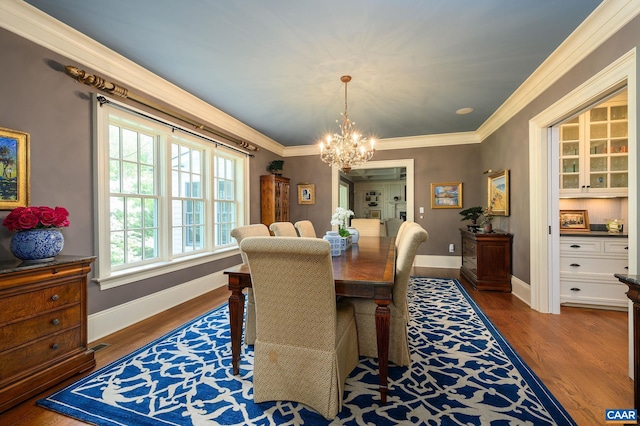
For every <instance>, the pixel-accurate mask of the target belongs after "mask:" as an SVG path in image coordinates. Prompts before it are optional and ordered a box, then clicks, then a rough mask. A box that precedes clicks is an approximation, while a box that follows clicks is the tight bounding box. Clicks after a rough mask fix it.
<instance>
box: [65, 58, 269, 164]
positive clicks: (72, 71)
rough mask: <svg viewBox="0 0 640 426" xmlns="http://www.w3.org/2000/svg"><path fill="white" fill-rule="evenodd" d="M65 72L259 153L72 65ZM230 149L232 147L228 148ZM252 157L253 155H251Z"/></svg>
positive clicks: (227, 136) (240, 141) (251, 146)
mask: <svg viewBox="0 0 640 426" xmlns="http://www.w3.org/2000/svg"><path fill="white" fill-rule="evenodd" d="M64 69H65V72H66V73H67V75H69V76H70V77H73V78H74V79H75V80H76V81H78V82H80V83H84V84H87V85H89V86H93V87H96V88H98V89H100V90H103V91H105V92H107V93H110V94H112V95H115V96H119V97H121V98H125V99H131V100H132V101H134V102H137V103H139V104H141V105H144V106H146V107H149V108H152V109H154V110H156V111H159V112H161V113H163V114H167V115H169V116H171V117H173V118H175V119H178V120H180V121H183V122H185V123H188V124H189V125H191V126H193V127H194V128H195V129H199V130H204V131H206V132H209V133H212V134H214V135H216V136H219V137H222V138H224V139H227V140H229V141H231V142H234V143H235V144H236V145H238V146H240V147H242V148H245V149H248V150H250V151H259V150H260V148H258V147H257V146H255V145H252V144H250V143H249V142H246V141H243V140H241V139H237V138H235V137H233V136H230V135H226V134H224V133H222V132H220V131H218V130H215V129H213V128H211V127H209V126H206V125H204V124H202V123H198V122H196V121H193V120H192V119H190V118H189V117H185V116H184V115H182V114H178V113H176V112H173V111H171V110H168V109H166V108H164V107H162V106H161V105H158V104H156V103H153V102H151V101H149V100H147V99H144V98H141V97H139V96H136V95H134V94H131V93H129V89H127V88H126V87H123V86H119V85H117V84H115V83H111V82H108V81H106V80H105V79H104V78H102V77H99V76H97V75H93V74H88V73H87V72H86V71H84V70H80V69H78V68H77V67H74V66H72V65H67V66H65V67H64ZM216 143H219V144H221V145H224V146H227V145H225V144H223V143H221V142H216ZM229 148H232V147H229ZM251 156H252V157H253V155H251Z"/></svg>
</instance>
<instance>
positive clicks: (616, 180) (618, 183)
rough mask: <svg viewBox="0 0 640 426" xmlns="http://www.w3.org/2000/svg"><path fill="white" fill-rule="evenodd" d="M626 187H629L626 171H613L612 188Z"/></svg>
mask: <svg viewBox="0 0 640 426" xmlns="http://www.w3.org/2000/svg"><path fill="white" fill-rule="evenodd" d="M626 187H627V174H626V173H611V188H626Z"/></svg>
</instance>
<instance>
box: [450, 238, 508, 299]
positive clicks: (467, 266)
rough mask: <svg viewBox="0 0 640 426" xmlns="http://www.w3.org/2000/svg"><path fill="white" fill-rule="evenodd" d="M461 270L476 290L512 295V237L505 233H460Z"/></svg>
mask: <svg viewBox="0 0 640 426" xmlns="http://www.w3.org/2000/svg"><path fill="white" fill-rule="evenodd" d="M460 233H461V234H462V267H461V268H460V274H461V275H462V276H463V277H465V278H466V279H468V280H469V281H470V282H471V284H472V285H473V287H474V288H475V289H476V290H498V291H505V292H511V241H512V239H513V235H511V234H507V233H504V232H502V231H494V232H491V233H488V234H484V233H474V232H469V231H468V230H466V229H460Z"/></svg>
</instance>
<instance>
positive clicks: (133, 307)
mask: <svg viewBox="0 0 640 426" xmlns="http://www.w3.org/2000/svg"><path fill="white" fill-rule="evenodd" d="M224 285H227V276H226V275H224V274H223V273H222V271H219V272H216V273H214V274H211V275H208V276H206V277H201V278H198V279H196V280H193V281H189V282H186V283H184V284H180V285H177V286H174V287H171V288H169V289H166V290H163V291H159V292H157V293H153V294H150V295H149V296H145V297H141V298H139V299H136V300H132V301H130V302H127V303H123V304H122V305H118V306H115V307H113V308H110V309H105V310H104V311H100V312H96V313H95V314H91V315H89V323H88V341H89V342H95V341H97V340H98V339H101V338H103V337H104V336H107V335H109V334H111V333H115V332H116V331H118V330H121V329H123V328H125V327H128V326H130V325H133V324H135V323H137V322H139V321H142V320H143V319H146V318H149V317H151V316H153V315H156V314H159V313H160V312H162V311H166V310H167V309H169V308H172V307H174V306H177V305H179V304H181V303H184V302H186V301H188V300H190V299H193V298H194V297H198V296H200V295H202V294H204V293H207V292H209V291H211V290H215V289H216V288H219V287H222V286H224Z"/></svg>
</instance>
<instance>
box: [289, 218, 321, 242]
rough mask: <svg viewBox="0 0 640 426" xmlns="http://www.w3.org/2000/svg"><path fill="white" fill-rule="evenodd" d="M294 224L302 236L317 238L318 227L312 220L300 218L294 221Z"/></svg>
mask: <svg viewBox="0 0 640 426" xmlns="http://www.w3.org/2000/svg"><path fill="white" fill-rule="evenodd" d="M293 226H295V228H296V229H297V230H298V235H300V236H301V237H306V238H317V235H316V229H315V228H314V227H313V223H311V221H310V220H299V221H297V222H296V223H294V224H293Z"/></svg>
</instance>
